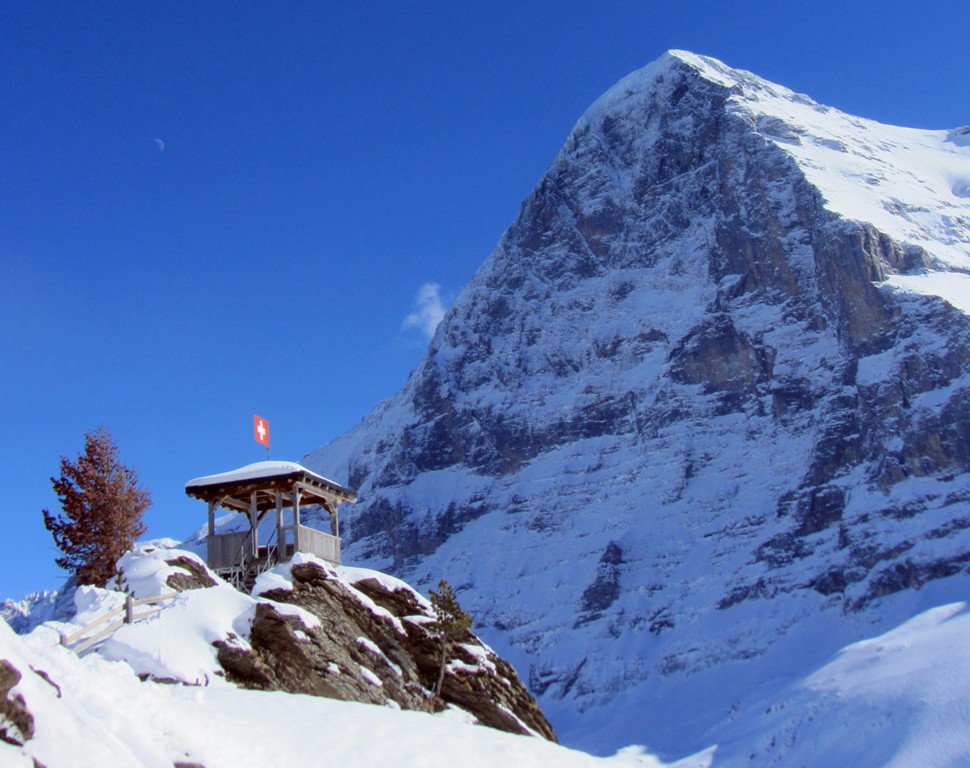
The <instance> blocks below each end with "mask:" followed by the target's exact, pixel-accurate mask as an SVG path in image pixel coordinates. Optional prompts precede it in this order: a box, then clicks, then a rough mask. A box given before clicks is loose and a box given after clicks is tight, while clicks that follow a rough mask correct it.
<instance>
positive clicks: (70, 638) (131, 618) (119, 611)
mask: <svg viewBox="0 0 970 768" xmlns="http://www.w3.org/2000/svg"><path fill="white" fill-rule="evenodd" d="M178 594H179V593H178V592H168V593H167V594H164V595H158V597H143V598H141V599H140V600H135V599H134V598H133V597H132V596H131V595H126V596H125V604H124V605H121V606H118V607H117V608H115V609H114V610H113V611H108V613H106V614H105V615H104V616H100V617H99V618H97V619H96V620H94V621H92V622H91V623H90V624H85V625H84V626H83V627H81V628H80V629H78V630H75V631H74V632H72V633H71V634H69V635H65V634H64V633H63V632H62V633H61V645H63V646H64V647H65V648H70V649H71V650H72V651H74V652H75V653H83V652H84V651H86V650H87V649H88V648H90V647H91V646H93V645H95V644H96V643H100V642H101V641H102V640H104V639H105V638H107V637H108V636H110V635H111V634H113V633H114V632H116V631H117V630H119V629H121V627H123V626H124V625H125V624H131V623H132V622H135V621H139V620H141V619H146V618H148V617H149V616H154V615H155V614H156V613H158V612H159V611H160V610H162V609H161V608H152V609H151V610H148V611H142V612H141V613H135V608H138V607H140V606H143V605H154V604H155V603H160V602H162V601H163V600H171V599H172V598H173V597H177V596H178ZM117 616H120V617H121V618H120V619H117V620H116V621H112V622H111V624H108V626H107V627H103V628H102V629H101V630H100V631H99V632H98V633H97V634H95V635H92V636H91V637H85V635H87V634H88V633H89V632H90V631H91V630H93V629H96V628H98V627H101V626H102V625H103V624H105V623H107V622H109V621H111V620H112V619H114V618H115V617H117ZM78 641H80V642H78ZM74 643H77V645H74Z"/></svg>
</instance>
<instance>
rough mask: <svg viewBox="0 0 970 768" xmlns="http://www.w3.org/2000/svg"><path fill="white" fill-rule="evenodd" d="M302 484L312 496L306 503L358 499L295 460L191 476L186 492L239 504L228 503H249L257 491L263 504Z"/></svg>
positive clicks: (340, 486)
mask: <svg viewBox="0 0 970 768" xmlns="http://www.w3.org/2000/svg"><path fill="white" fill-rule="evenodd" d="M295 487H299V489H300V491H301V492H302V493H303V494H305V495H306V496H307V497H308V498H306V499H305V503H310V504H313V503H325V502H328V501H329V502H340V501H346V502H351V503H353V502H355V501H357V493H356V491H354V490H353V489H351V488H345V487H344V486H342V485H340V484H339V483H335V482H334V481H333V480H329V479H327V478H326V477H323V475H318V474H317V473H316V472H311V471H310V470H309V469H307V468H306V467H304V466H303V465H302V464H297V463H296V462H294V461H259V462H256V463H255V464H248V465H246V466H245V467H240V468H239V469H234V470H232V471H231V472H222V473H220V474H217V475H206V476H205V477H197V478H196V479H194V480H189V482H187V483H186V484H185V492H186V493H187V494H188V495H189V496H192V497H194V498H197V499H202V500H203V501H212V500H216V501H223V505H224V506H232V507H236V508H238V507H239V506H240V503H235V504H232V503H230V504H226V503H225V501H226V500H229V499H236V500H238V502H243V505H244V506H246V505H248V496H249V494H251V493H254V492H255V493H257V497H258V505H259V507H260V508H263V507H268V506H271V505H275V503H276V502H275V492H276V491H277V490H279V491H283V490H288V489H292V488H295Z"/></svg>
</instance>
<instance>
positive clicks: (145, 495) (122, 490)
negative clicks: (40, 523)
mask: <svg viewBox="0 0 970 768" xmlns="http://www.w3.org/2000/svg"><path fill="white" fill-rule="evenodd" d="M51 484H52V485H53V486H54V492H55V493H56V494H57V498H58V499H59V501H60V503H61V510H62V512H61V514H59V515H57V516H55V515H52V514H51V513H50V512H49V511H48V510H46V509H45V510H44V526H45V527H46V528H47V530H48V531H50V532H51V535H52V536H53V537H54V543H55V544H57V547H58V548H59V549H60V550H61V552H63V553H64V555H63V557H59V558H56V559H55V561H54V562H56V563H57V564H58V565H59V566H60V567H61V568H64V569H67V570H69V571H72V572H73V573H74V576H75V578H76V580H77V583H78V584H93V585H95V586H98V587H103V586H105V585H106V584H107V583H108V582H109V581H110V580H111V579H112V578H113V577H114V575H115V570H116V563H117V562H118V558H120V557H121V556H122V555H123V554H124V553H125V552H127V551H128V550H129V549H131V546H132V544H133V543H134V541H135V539H137V538H138V537H139V536H141V535H142V534H143V533H145V531H146V530H147V528H146V527H145V525H144V524H143V523H142V521H141V517H142V514H143V513H144V511H145V510H146V509H147V508H148V507H149V506H150V505H151V494H150V493H149V492H148V491H147V490H144V489H141V488H139V487H138V473H137V472H136V471H135V470H134V469H131V468H130V467H126V466H125V465H124V464H122V463H121V462H120V460H119V458H118V446H117V445H115V443H114V440H112V438H111V433H110V432H108V430H107V429H106V428H104V427H99V428H98V429H95V430H93V431H92V432H88V433H87V434H86V435H85V436H84V453H83V454H81V455H80V456H78V459H77V461H76V462H72V461H70V460H68V459H67V458H66V457H64V456H62V457H61V476H60V477H52V478H51Z"/></svg>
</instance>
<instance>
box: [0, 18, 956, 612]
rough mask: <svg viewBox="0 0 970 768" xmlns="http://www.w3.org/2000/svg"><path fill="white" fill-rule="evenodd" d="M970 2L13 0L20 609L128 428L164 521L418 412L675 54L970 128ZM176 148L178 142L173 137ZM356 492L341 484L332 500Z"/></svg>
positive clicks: (3, 385) (10, 347) (8, 148)
mask: <svg viewBox="0 0 970 768" xmlns="http://www.w3.org/2000/svg"><path fill="white" fill-rule="evenodd" d="M968 30H970V3H967V2H966V0H960V1H959V2H958V1H955V0H938V1H937V2H933V3H926V4H922V3H910V2H903V1H902V0H900V1H899V2H893V1H892V0H888V1H887V0H882V2H847V1H846V0H841V1H839V2H810V3H809V2H806V3H785V2H777V0H776V1H775V2H743V1H742V2H722V3H714V2H696V1H693V2H692V1H691V0H679V1H678V2H673V1H670V2H608V1H604V0H600V1H599V2H569V1H568V0H567V1H562V0H560V1H558V2H534V3H530V2H527V1H525V0H519V1H518V2H491V3H476V4H471V3H456V2H440V3H429V2H421V1H420V0H419V1H417V2H407V3H404V2H371V3H353V2H322V1H321V2H290V3H286V2H282V3H268V2H243V1H240V0H234V2H201V3H200V2H177V1H176V2H122V1H121V0H118V2H111V3H108V2H84V3H77V2H27V1H26V0H24V1H23V2H16V1H15V0H14V1H11V2H5V3H3V4H0V355H2V360H3V368H2V370H3V373H2V376H0V404H2V407H0V429H2V436H3V448H2V451H3V458H2V462H0V482H2V495H0V499H2V505H3V507H2V512H3V518H4V520H3V526H4V531H5V537H4V539H5V541H6V547H5V549H6V551H5V556H4V557H3V558H2V559H0V597H4V596H12V597H20V596H21V595H22V594H24V593H25V592H27V591H30V590H34V589H42V588H57V587H58V586H59V584H60V581H61V580H62V577H63V574H62V573H61V572H60V571H59V570H58V569H57V568H56V567H55V566H54V565H53V559H54V557H55V556H56V555H57V552H56V550H55V549H54V546H53V542H52V540H51V538H50V535H49V534H48V533H47V531H46V530H45V529H44V527H43V521H42V518H41V509H43V508H44V507H50V508H52V509H54V508H56V497H55V496H54V494H53V492H52V490H51V487H50V482H49V477H50V476H51V475H52V474H56V473H57V471H58V460H59V457H60V455H61V454H67V455H69V456H72V457H74V456H76V455H77V453H78V452H79V451H80V450H81V448H82V446H83V434H84V433H85V432H86V431H88V430H90V429H92V428H94V427H96V426H98V425H105V426H107V427H108V428H109V429H110V430H111V431H112V433H113V434H114V436H115V439H116V441H117V442H118V444H119V446H120V448H121V452H122V456H123V458H124V459H125V460H126V461H127V462H128V463H129V464H130V465H132V466H134V467H135V468H137V469H138V470H139V472H140V474H141V478H142V481H143V483H144V484H145V485H146V486H147V487H148V488H149V490H151V492H152V493H153V495H154V499H155V504H154V506H153V507H152V509H151V510H149V512H148V513H147V515H146V522H147V523H148V525H149V527H150V535H152V536H172V537H174V538H183V537H185V536H187V535H188V534H189V533H190V532H191V531H192V530H193V529H194V528H196V527H197V526H198V525H199V524H201V523H202V522H203V521H204V519H205V509H204V506H203V505H202V504H200V503H199V502H195V501H192V500H190V499H188V498H186V497H185V495H184V492H183V486H184V483H185V481H187V480H189V479H191V478H193V477H196V476H199V475H204V474H210V473H213V472H220V471H226V470H229V469H233V468H235V467H238V466H241V465H243V464H247V463H249V462H252V461H258V460H260V459H262V458H265V452H264V451H263V449H262V448H261V447H260V446H259V445H257V444H256V443H255V442H253V440H252V416H253V414H254V413H259V414H260V415H262V416H265V417H266V418H268V419H269V420H270V423H271V427H272V437H273V457H274V458H280V459H293V460H299V459H300V458H301V457H302V456H303V455H305V454H306V453H307V452H309V451H311V450H313V449H314V448H317V447H318V446H320V445H322V444H324V443H326V442H328V441H330V440H331V439H333V438H334V437H336V436H338V435H339V434H341V433H342V432H343V431H345V430H347V429H348V428H350V427H352V426H353V425H354V424H355V423H356V422H357V421H359V420H360V418H362V417H363V416H364V415H365V414H366V413H367V412H368V411H369V410H370V409H371V408H372V407H373V406H374V405H376V404H377V403H378V402H379V401H380V400H382V399H383V398H386V397H388V396H390V395H391V394H393V393H394V392H395V391H396V390H398V389H399V388H400V387H401V385H402V384H403V383H404V381H405V379H406V377H407V374H408V372H409V371H410V369H411V368H412V367H413V366H414V365H415V364H416V363H417V362H418V361H419V359H420V357H421V355H422V353H423V348H424V345H425V339H424V337H423V334H422V333H421V330H420V329H419V328H406V327H402V323H403V321H404V319H405V317H406V316H407V315H408V314H409V313H411V312H413V311H414V309H415V300H416V296H417V294H418V291H419V289H420V288H421V286H422V285H424V284H427V283H437V284H439V285H440V286H441V290H440V292H441V294H442V295H443V296H444V297H446V298H447V296H448V295H454V294H455V293H457V292H458V291H459V290H460V289H461V287H462V286H463V285H464V284H465V282H466V281H467V280H468V279H469V277H471V275H472V273H473V272H474V271H475V269H476V268H477V267H478V266H479V265H480V264H481V262H482V261H484V259H485V258H486V257H487V256H488V254H489V252H490V251H491V250H492V248H493V247H494V245H495V244H496V242H497V241H498V239H499V237H500V236H501V234H502V232H503V231H504V229H505V228H506V227H507V226H508V225H509V224H510V223H511V221H512V219H513V217H514V216H515V214H516V212H517V210H518V207H519V204H520V203H521V201H522V200H523V199H524V198H525V196H526V195H527V194H528V193H529V192H530V190H531V189H532V187H533V185H534V184H535V182H536V181H537V180H538V179H539V177H540V176H541V174H542V173H543V171H544V170H545V168H546V167H547V166H548V164H549V163H550V162H551V161H552V159H553V158H554V157H555V155H556V153H557V152H558V150H559V148H560V146H561V144H562V142H563V140H564V139H565V137H566V135H567V133H568V132H569V130H570V128H571V127H572V125H573V124H574V122H575V121H576V119H577V118H578V117H579V115H580V114H581V113H582V112H583V110H584V109H585V108H586V107H587V106H588V105H589V104H590V103H591V102H592V101H593V100H594V99H595V98H596V97H597V96H598V95H599V94H600V93H602V92H603V91H604V90H606V89H607V88H608V87H610V86H611V85H612V84H613V83H614V82H615V81H617V80H618V79H619V78H621V77H622V76H624V75H626V74H627V73H628V72H630V71H632V70H634V69H637V68H639V67H641V66H643V65H645V64H647V63H649V62H650V61H652V60H654V59H655V58H657V57H658V56H660V55H661V54H662V53H663V52H664V51H665V50H667V49H669V48H684V49H687V50H692V51H694V52H697V53H702V54H706V55H710V56H715V57H717V58H720V59H722V60H723V61H725V62H726V63H727V64H729V65H731V66H735V67H741V68H744V69H749V70H752V71H754V72H756V73H757V74H759V75H761V76H763V77H766V78H768V79H770V80H773V81H775V82H779V83H782V84H784V85H787V86H789V87H791V88H794V89H795V90H798V91H802V92H804V93H807V94H809V95H810V96H812V97H813V98H815V99H816V100H818V101H821V102H823V103H826V104H829V105H832V106H835V107H838V108H840V109H843V110H845V111H848V112H852V113H855V114H858V115H863V116H865V117H870V118H874V119H877V120H881V121H883V122H890V123H896V124H900V125H911V126H918V127H928V128H949V127H955V126H958V125H964V124H968V123H970V101H968V96H970V46H968V45H967V39H968ZM156 140H158V141H156ZM334 479H336V480H338V481H339V480H345V478H334Z"/></svg>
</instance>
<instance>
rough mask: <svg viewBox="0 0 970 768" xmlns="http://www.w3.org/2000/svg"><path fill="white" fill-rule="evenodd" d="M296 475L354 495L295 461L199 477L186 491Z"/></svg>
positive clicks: (261, 463) (260, 465) (266, 462)
mask: <svg viewBox="0 0 970 768" xmlns="http://www.w3.org/2000/svg"><path fill="white" fill-rule="evenodd" d="M296 475H302V476H303V477H304V478H307V479H309V480H315V481H316V482H318V483H320V484H321V485H326V486H329V487H332V488H335V489H338V490H342V491H347V492H349V493H353V492H352V491H350V489H348V488H345V487H344V486H342V485H340V483H335V482H334V481H333V480H329V479H328V478H326V477H324V476H323V475H318V474H317V473H316V472H312V471H311V470H309V469H307V468H306V467H304V466H303V465H302V464H297V463H296V462H295V461H257V462H256V463H255V464H247V465H246V466H245V467H240V468H239V469H234V470H232V471H230V472H221V473H219V474H217V475H206V476H205V477H197V478H195V479H194V480H189V482H187V483H186V484H185V490H186V492H188V491H189V490H190V489H196V488H207V487H212V486H220V485H234V484H236V483H242V482H245V481H247V480H271V479H278V478H287V477H293V476H296Z"/></svg>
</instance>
